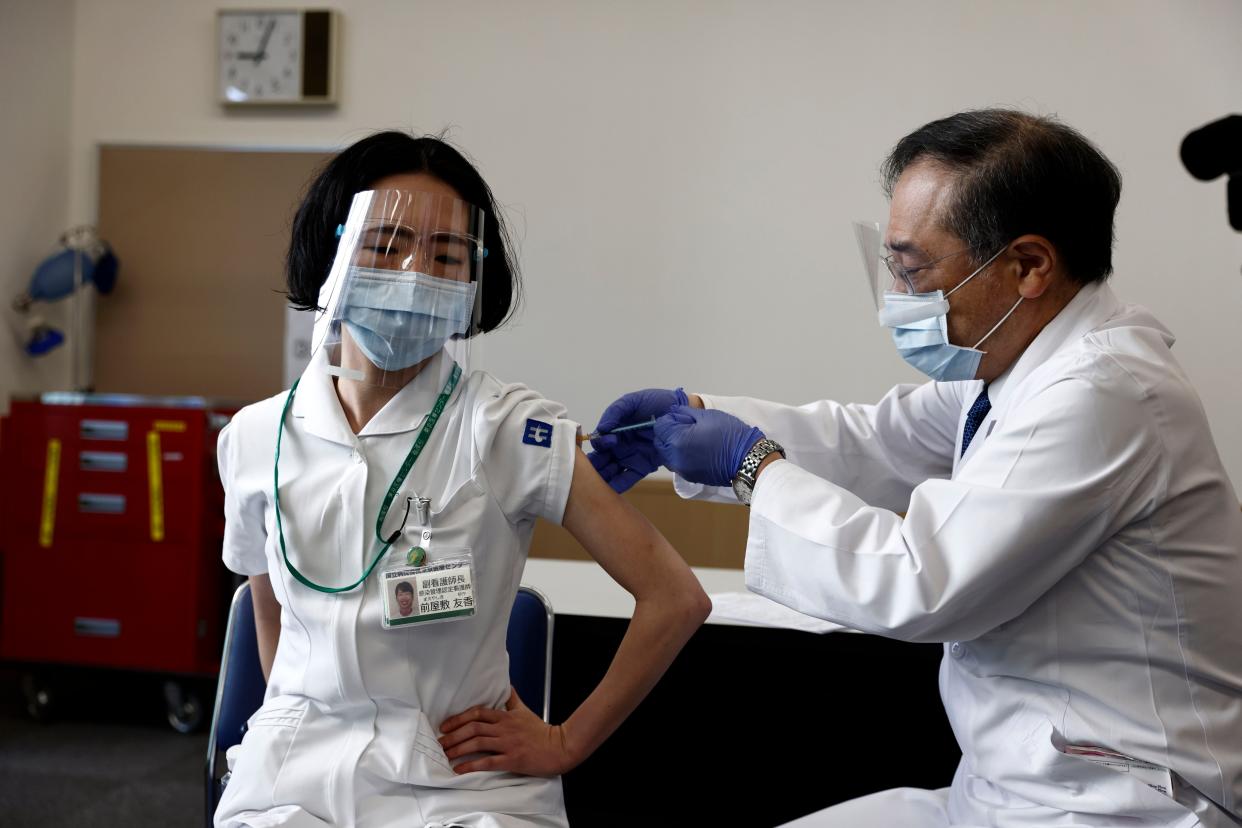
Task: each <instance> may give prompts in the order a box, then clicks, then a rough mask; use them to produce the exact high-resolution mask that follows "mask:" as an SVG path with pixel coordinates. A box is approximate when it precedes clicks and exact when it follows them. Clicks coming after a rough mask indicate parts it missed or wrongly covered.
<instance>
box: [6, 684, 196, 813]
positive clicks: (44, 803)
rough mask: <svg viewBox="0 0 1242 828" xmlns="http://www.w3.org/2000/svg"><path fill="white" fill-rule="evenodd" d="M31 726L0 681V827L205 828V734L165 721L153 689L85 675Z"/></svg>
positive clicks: (12, 687)
mask: <svg viewBox="0 0 1242 828" xmlns="http://www.w3.org/2000/svg"><path fill="white" fill-rule="evenodd" d="M70 681H71V682H72V684H73V686H72V689H71V690H67V691H64V692H61V693H58V694H57V701H58V709H57V711H56V715H55V718H54V719H53V720H52V721H50V722H49V723H47V724H42V723H39V722H36V721H33V720H32V719H30V718H29V717H28V716H27V715H26V713H25V704H24V701H23V696H22V693H21V690H20V684H19V681H18V675H17V673H15V672H10V671H4V672H0V825H3V826H4V827H5V828H25V826H39V828H43V826H74V828H94V827H95V826H101V827H102V826H107V828H114V826H124V828H131V827H132V828H137V827H138V826H160V828H177V827H178V826H187V828H189V826H202V825H203V822H204V817H203V782H202V779H203V773H204V770H203V763H204V761H205V759H204V757H205V756H206V751H207V735H206V732H205V728H204V729H203V731H202V732H199V733H194V734H190V735H182V734H179V733H176V732H174V731H173V730H172V728H170V727H169V726H168V724H167V723H166V722H165V721H164V713H163V702H162V699H161V696H160V686H159V684H158V682H156V681H154V680H152V679H150V678H126V677H122V678H119V679H118V677H116V676H112V675H107V674H102V675H95V674H91V675H87V676H83V677H80V678H79V680H78V681H76V682H74V681H73V679H72V677H71V678H70Z"/></svg>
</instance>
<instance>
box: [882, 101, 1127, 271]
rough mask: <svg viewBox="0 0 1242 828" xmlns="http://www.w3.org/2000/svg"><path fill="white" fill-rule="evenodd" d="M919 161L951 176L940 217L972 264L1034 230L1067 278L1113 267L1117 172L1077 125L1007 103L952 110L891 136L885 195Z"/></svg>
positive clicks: (1118, 194) (1118, 189) (885, 167)
mask: <svg viewBox="0 0 1242 828" xmlns="http://www.w3.org/2000/svg"><path fill="white" fill-rule="evenodd" d="M923 160H930V161H932V162H934V163H937V164H940V165H941V166H943V167H944V168H946V169H948V170H949V171H950V172H952V173H953V174H954V175H955V176H956V177H957V180H956V182H955V183H954V186H953V191H952V193H951V194H950V198H949V200H948V203H947V205H946V207H945V209H944V215H942V216H941V217H940V221H941V225H942V226H943V227H944V228H945V229H946V230H948V231H949V232H951V233H953V234H954V235H955V236H957V237H958V238H960V239H962V240H963V241H965V242H966V243H967V244H968V245H970V249H971V253H972V258H973V259H974V262H975V264H976V265H981V264H982V263H983V262H985V261H987V259H988V258H989V257H991V256H992V255H993V254H995V253H996V251H998V250H1000V249H1001V248H1003V247H1004V246H1005V245H1007V244H1009V243H1010V242H1011V241H1013V240H1014V239H1016V238H1017V237H1018V236H1021V235H1024V234H1026V233H1034V234H1037V235H1040V236H1043V237H1044V238H1046V239H1048V241H1050V242H1052V243H1053V245H1055V246H1056V248H1057V252H1058V253H1059V254H1060V255H1061V259H1062V261H1063V262H1064V263H1065V269H1066V272H1067V273H1068V274H1069V276H1070V277H1071V278H1072V279H1074V280H1075V281H1077V282H1079V283H1081V284H1089V283H1091V282H1102V281H1104V280H1105V279H1107V278H1108V275H1109V274H1110V273H1112V271H1113V214H1114V213H1115V212H1116V210H1117V201H1118V200H1119V199H1120V198H1121V173H1119V172H1118V171H1117V168H1116V167H1115V166H1113V164H1112V162H1111V161H1109V160H1108V159H1107V158H1105V157H1104V153H1102V152H1100V150H1099V149H1098V148H1097V147H1096V146H1095V145H1094V144H1092V143H1091V142H1090V141H1088V140H1087V139H1086V138H1084V137H1083V135H1082V134H1081V133H1080V132H1078V131H1077V130H1075V129H1072V128H1071V127H1068V126H1066V125H1065V124H1063V123H1061V122H1060V121H1058V120H1056V119H1055V118H1051V117H1044V116H1039V115H1030V114H1028V113H1025V112H1019V111H1017V110H1013V109H979V110H973V111H970V112H959V113H957V114H956V115H950V116H949V117H947V118H941V119H940V120H938V121H932V122H931V123H929V124H924V125H923V126H921V127H919V128H918V129H916V130H915V131H914V132H911V133H910V134H909V135H907V136H906V137H905V138H902V139H901V140H900V141H898V142H897V146H896V147H894V148H893V151H892V152H891V153H890V154H889V156H888V158H887V159H886V160H885V161H884V165H883V167H882V168H881V175H882V177H883V182H884V191H885V193H886V194H887V195H888V196H889V197H890V198H891V197H892V195H893V187H894V186H896V184H897V179H899V178H900V177H901V174H902V173H903V172H905V170H906V168H908V167H909V166H911V165H912V164H914V163H916V162H919V161H923Z"/></svg>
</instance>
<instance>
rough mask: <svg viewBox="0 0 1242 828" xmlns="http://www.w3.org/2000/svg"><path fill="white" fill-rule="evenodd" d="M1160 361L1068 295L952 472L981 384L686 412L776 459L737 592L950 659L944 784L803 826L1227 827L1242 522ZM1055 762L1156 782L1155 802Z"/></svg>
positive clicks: (1151, 345)
mask: <svg viewBox="0 0 1242 828" xmlns="http://www.w3.org/2000/svg"><path fill="white" fill-rule="evenodd" d="M1172 342H1173V337H1172V335H1171V334H1169V333H1168V331H1167V330H1165V329H1164V328H1163V327H1162V326H1161V325H1160V323H1159V322H1157V321H1156V320H1155V319H1154V318H1153V317H1152V316H1151V315H1150V314H1149V313H1148V312H1147V311H1146V310H1144V309H1142V308H1138V307H1134V306H1123V305H1121V304H1120V303H1119V302H1118V301H1117V299H1116V298H1115V296H1114V294H1113V292H1112V290H1111V289H1110V288H1109V287H1108V286H1107V285H1093V286H1088V287H1085V288H1083V289H1082V290H1081V291H1080V292H1079V293H1078V295H1077V296H1076V297H1075V298H1074V299H1073V301H1072V302H1071V303H1070V304H1069V305H1068V306H1067V307H1066V308H1065V309H1064V310H1063V311H1062V312H1061V313H1060V314H1059V315H1058V316H1057V317H1056V318H1055V319H1054V320H1053V321H1052V322H1051V323H1050V324H1049V325H1048V326H1047V327H1046V328H1045V329H1044V330H1043V331H1042V332H1041V333H1040V334H1039V335H1038V336H1037V337H1036V339H1035V340H1034V342H1032V344H1031V345H1030V347H1029V348H1028V349H1027V350H1026V352H1025V353H1024V354H1023V355H1022V356H1021V358H1020V359H1019V360H1018V361H1017V362H1016V363H1015V364H1014V365H1013V366H1012V367H1011V368H1010V370H1009V371H1008V372H1007V373H1006V375H1004V376H1002V377H1000V378H999V379H997V380H996V381H995V382H993V383H992V384H991V386H990V387H989V397H990V399H991V401H992V409H991V412H990V414H989V415H988V417H987V418H986V419H985V420H984V422H983V423H982V425H981V427H980V429H979V431H978V433H977V435H976V436H975V438H974V441H973V442H972V444H971V445H970V447H969V450H968V451H967V453H966V455H965V457H962V458H960V459H959V454H960V446H961V437H962V428H963V424H964V422H965V416H966V412H967V410H968V409H969V408H970V406H971V404H972V403H973V402H974V400H975V397H976V396H977V395H978V393H979V391H980V390H981V388H982V383H981V382H978V381H972V382H958V383H927V384H925V385H921V386H899V387H897V388H895V389H893V390H892V391H891V392H890V393H889V394H887V395H886V396H885V397H884V398H883V399H882V400H881V401H880V402H879V403H878V404H876V405H840V404H837V403H833V402H817V403H812V404H810V405H806V406H802V407H792V406H784V405H777V404H773V403H768V402H762V401H759V400H751V399H745V398H726V397H704V402H705V403H706V404H707V405H708V406H709V407H715V408H720V409H723V410H725V411H728V412H731V413H733V414H735V415H736V416H738V417H740V418H741V419H743V420H745V421H747V422H750V423H754V424H756V425H758V426H759V427H760V428H761V429H763V430H764V432H765V433H766V434H767V435H768V436H769V437H771V438H772V439H774V440H776V441H777V442H779V443H781V444H782V445H784V447H785V448H786V450H787V452H788V455H787V456H788V461H777V462H774V463H772V464H770V465H769V466H768V467H767V468H766V469H765V470H764V472H763V474H762V475H761V476H760V478H759V483H758V485H757V487H756V489H755V492H754V498H753V503H752V507H751V517H750V531H749V538H748V541H747V548H746V582H747V585H748V587H749V588H750V589H751V590H753V591H755V592H758V593H760V594H762V595H765V596H767V597H769V598H772V599H774V600H776V601H778V602H780V603H782V604H785V605H786V606H789V607H792V608H793V609H795V610H798V611H800V612H803V613H806V614H808V615H813V616H817V617H819V618H824V619H827V620H830V621H835V622H838V623H841V624H845V625H847V626H850V627H854V628H857V629H859V630H863V631H866V632H871V633H876V634H879V635H885V636H890V637H893V638H899V639H904V640H909V641H937V642H945V658H944V660H943V662H942V666H941V671H940V691H941V696H942V698H943V701H944V705H945V709H946V711H947V712H948V716H949V720H950V724H951V725H952V727H953V732H954V733H955V734H956V736H957V740H958V743H959V744H960V746H961V748H962V761H961V764H960V766H959V768H958V771H957V774H956V777H955V778H954V780H953V784H952V787H951V788H950V789H945V790H942V791H917V790H909V789H905V790H901V791H893V792H888V793H887V794H880V795H876V796H872V797H867V798H864V799H861V800H856V801H855V802H852V803H848V804H847V805H844V806H840V807H838V808H832V809H828V810H827V811H824V812H821V813H819V814H815V815H812V816H810V817H807V818H805V820H800V821H799V822H798V823H797V824H798V825H800V826H801V825H806V826H812V825H863V824H869V825H910V826H923V825H926V826H942V825H972V826H973V825H995V826H1018V825H1024V826H1025V825H1052V824H1056V825H1070V824H1073V825H1092V826H1097V825H1099V826H1102V825H1119V824H1125V825H1144V826H1148V825H1164V826H1190V825H1197V824H1203V825H1206V826H1209V828H1217V827H1218V826H1225V825H1232V824H1234V820H1236V818H1237V814H1238V813H1239V809H1240V808H1242V800H1240V798H1242V514H1240V513H1239V509H1238V499H1237V496H1236V495H1235V493H1234V490H1233V487H1232V486H1231V485H1230V482H1229V480H1228V479H1227V477H1226V476H1225V472H1224V470H1223V468H1222V465H1221V462H1220V458H1219V456H1218V454H1217V451H1216V447H1215V445H1214V443H1213V441H1212V435H1211V433H1210V432H1209V429H1208V424H1207V420H1206V417H1205V415H1204V412H1203V408H1202V405H1201V403H1200V401H1199V398H1198V396H1197V395H1196V393H1195V391H1194V389H1193V388H1192V387H1191V385H1190V382H1189V380H1188V379H1187V377H1186V375H1185V373H1184V372H1183V370H1182V369H1181V367H1180V366H1179V365H1178V364H1177V362H1176V361H1175V360H1174V358H1173V356H1172V354H1171V352H1170V350H1169V348H1170V346H1171V345H1172ZM678 488H679V491H681V492H682V493H683V494H684V495H686V496H706V497H710V496H720V495H721V494H723V492H722V491H721V490H711V489H706V490H705V489H703V488H702V487H696V486H692V485H690V484H687V483H686V482H685V481H679V482H678ZM727 496H728V497H730V498H731V497H732V494H731V493H727ZM898 512H906V517H905V518H904V519H903V518H902V517H901V516H900V515H899V514H898ZM840 666H841V667H842V668H843V670H844V672H842V673H841V675H842V676H848V666H849V665H840ZM1067 744H1069V745H1092V746H1098V747H1105V748H1109V749H1112V750H1115V751H1118V752H1120V753H1123V754H1126V755H1127V756H1132V757H1137V758H1139V759H1142V760H1145V761H1147V762H1150V763H1154V764H1156V765H1158V766H1160V767H1162V768H1168V769H1170V770H1171V771H1172V772H1173V774H1175V778H1174V780H1173V788H1174V791H1173V797H1172V798H1170V797H1167V796H1164V795H1161V794H1160V793H1158V792H1156V790H1154V789H1153V788H1150V787H1148V786H1147V785H1145V784H1143V783H1142V782H1138V781H1136V780H1135V779H1134V778H1133V774H1130V773H1123V772H1121V771H1119V770H1114V769H1113V768H1110V767H1105V766H1102V765H1097V764H1092V763H1090V762H1088V761H1087V760H1085V759H1082V758H1080V757H1077V756H1071V755H1068V754H1067V753H1065V752H1063V751H1062V750H1061V748H1063V747H1064V746H1066V745H1067ZM894 749H898V750H900V749H903V748H901V747H900V746H899V745H897V746H895V747H894ZM906 749H908V750H917V749H918V746H917V745H909V746H908V747H907V748H906ZM1230 814H1232V815H1233V816H1232V817H1231V816H1230Z"/></svg>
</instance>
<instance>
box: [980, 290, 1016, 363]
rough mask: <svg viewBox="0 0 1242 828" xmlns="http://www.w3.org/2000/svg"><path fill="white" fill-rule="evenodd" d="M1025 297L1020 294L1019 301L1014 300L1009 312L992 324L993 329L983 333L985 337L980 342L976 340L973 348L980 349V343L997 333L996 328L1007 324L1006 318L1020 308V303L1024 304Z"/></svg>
mask: <svg viewBox="0 0 1242 828" xmlns="http://www.w3.org/2000/svg"><path fill="white" fill-rule="evenodd" d="M1023 298H1024V297H1021V296H1019V297H1018V301H1016V302H1014V303H1013V307H1012V308H1010V309H1009V313H1007V314H1005V315H1004V316H1002V317H1001V321H999V322H997V323H996V324H995V325H993V326H992V330H990V331H988V332H987V333H985V334H984V335H983V339H980V340H979V341H978V342H976V343H975V347H974V348H973V349H972V350H975V351H977V350H979V346H980V345H982V344H983V343H984V342H985V341H987V338H988V337H989V336H991V335H992V334H994V333H996V329H997V328H999V327H1000V326H1001V325H1004V324H1005V320H1006V319H1008V318H1009V317H1011V316H1013V312H1014V311H1016V310H1017V309H1018V305H1021V304H1022V299H1023ZM983 353H985V354H986V353H987V351H984V352H983Z"/></svg>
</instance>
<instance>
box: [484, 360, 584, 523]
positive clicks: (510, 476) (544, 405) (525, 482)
mask: <svg viewBox="0 0 1242 828" xmlns="http://www.w3.org/2000/svg"><path fill="white" fill-rule="evenodd" d="M467 393H468V394H469V400H470V404H471V408H472V417H473V423H472V425H473V431H474V448H475V455H476V461H477V463H478V470H479V471H480V472H481V473H482V476H483V477H484V479H485V480H486V483H487V488H488V489H490V490H491V492H492V494H493V495H494V496H495V497H496V499H497V501H498V502H499V503H500V506H501V508H502V509H503V510H504V512H505V514H506V516H507V517H508V518H509V519H510V520H512V521H515V522H516V521H519V520H522V519H526V518H533V517H542V518H545V519H547V520H551V521H553V522H555V523H560V520H561V517H562V516H563V514H564V510H565V502H566V501H567V500H568V497H569V486H570V482H571V480H572V477H573V466H574V457H575V453H576V451H577V442H576V439H575V438H576V437H577V435H578V432H579V430H580V427H579V424H578V423H577V422H575V421H573V420H570V419H568V418H567V417H566V416H565V415H566V410H565V406H564V405H562V404H561V403H559V402H556V401H554V400H549V399H548V398H546V397H545V396H543V395H542V394H540V393H539V392H538V391H535V390H534V389H532V388H530V387H529V386H526V385H523V384H522V383H507V382H503V381H501V380H499V379H497V378H496V377H494V376H492V375H491V374H489V373H487V372H485V371H475V372H474V373H472V374H471V376H470V381H469V383H468V385H467Z"/></svg>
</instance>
